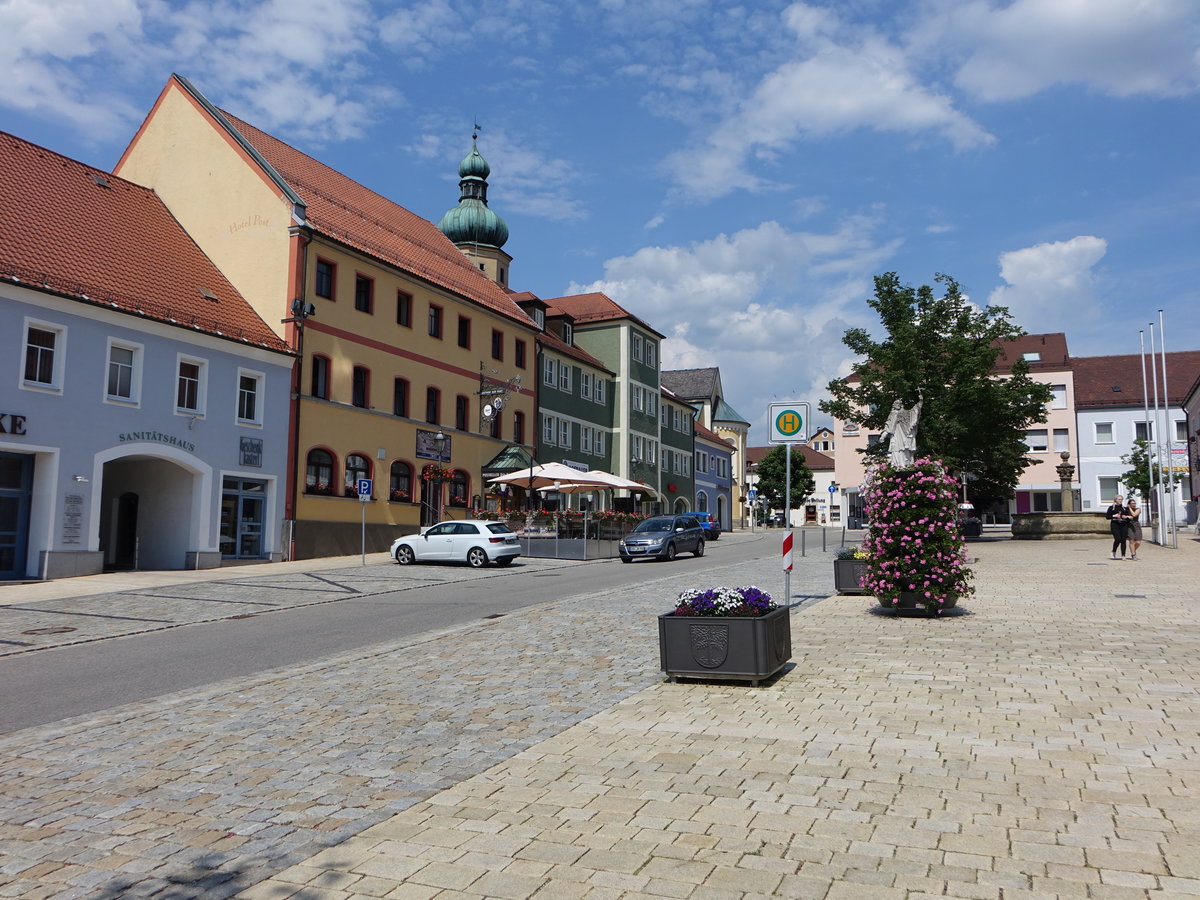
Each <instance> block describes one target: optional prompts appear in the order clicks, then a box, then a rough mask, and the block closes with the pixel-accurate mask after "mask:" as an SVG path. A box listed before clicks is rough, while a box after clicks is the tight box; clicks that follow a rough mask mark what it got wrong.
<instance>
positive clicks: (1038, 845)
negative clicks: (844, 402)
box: [0, 540, 1200, 900]
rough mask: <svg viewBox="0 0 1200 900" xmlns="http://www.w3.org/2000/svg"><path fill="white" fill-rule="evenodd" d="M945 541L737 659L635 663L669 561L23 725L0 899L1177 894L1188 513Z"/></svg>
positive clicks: (1195, 716)
mask: <svg viewBox="0 0 1200 900" xmlns="http://www.w3.org/2000/svg"><path fill="white" fill-rule="evenodd" d="M971 549H972V552H973V553H974V554H976V555H978V556H979V563H978V566H977V570H978V595H977V596H976V597H975V598H972V599H970V600H968V601H966V602H964V603H963V604H962V608H961V609H960V610H958V611H956V612H957V614H955V615H953V616H947V617H945V618H943V619H941V620H934V621H930V620H926V619H894V618H892V617H891V616H890V615H889V614H880V613H877V612H872V611H871V610H870V607H869V603H868V602H867V601H866V600H864V598H858V597H831V598H829V599H825V600H821V601H820V602H816V603H815V604H812V605H807V606H806V608H804V609H803V610H799V611H797V612H795V613H794V614H793V643H794V651H795V657H794V658H795V665H794V667H792V668H791V669H790V670H789V671H787V672H786V673H785V674H783V675H782V676H780V677H779V678H777V679H775V680H774V681H773V682H771V683H769V684H768V685H767V686H765V687H762V688H757V689H756V688H751V687H747V686H743V685H736V686H731V685H725V684H716V683H712V684H708V683H694V682H693V683H686V684H667V683H663V682H662V681H661V675H660V673H659V672H658V671H657V663H658V661H657V646H656V641H655V638H654V623H653V616H654V615H655V614H657V613H659V612H662V611H663V609H664V607H665V606H666V605H667V604H668V603H669V598H671V597H672V596H674V592H675V591H677V590H679V589H681V588H682V587H685V586H690V584H691V580H692V579H691V578H690V577H689V575H688V573H687V570H686V569H684V568H677V567H671V568H670V570H669V572H668V574H666V575H663V576H660V575H659V574H658V573H659V569H658V568H653V571H652V572H648V573H647V575H648V582H647V583H646V584H645V585H642V586H640V587H639V588H637V589H630V590H624V591H617V592H606V591H604V590H603V589H602V588H601V587H598V588H597V592H596V594H595V595H594V596H592V597H590V598H586V599H581V598H573V599H572V600H571V601H562V602H557V603H553V604H546V605H543V606H540V607H534V608H529V609H524V610H521V611H518V612H516V613H512V614H509V615H508V616H506V617H504V618H502V619H497V620H493V621H492V622H490V623H489V624H486V625H471V626H468V627H464V628H459V629H455V630H453V631H450V632H447V633H444V634H440V635H425V636H422V638H421V639H420V640H417V641H413V642H410V643H409V644H407V645H405V646H397V645H394V644H391V645H387V646H379V647H375V648H371V649H369V650H362V651H356V652H354V653H350V654H345V655H342V656H340V657H336V658H331V659H325V660H322V661H320V662H319V663H316V664H313V665H309V666H302V667H290V668H288V669H283V670H279V671H277V672H272V673H266V674H263V675H259V676H255V677H252V678H247V679H239V680H236V681H230V682H228V683H226V684H223V685H213V686H210V687H207V688H205V689H203V690H195V691H188V692H181V693H179V694H175V695H171V696H169V697H165V698H159V699H156V700H154V701H147V702H144V703H138V704H131V705H129V706H127V707H123V708H121V709H120V710H115V711H111V712H109V713H107V714H103V715H94V716H86V717H80V718H78V719H75V720H68V721H65V722H60V723H57V724H56V725H54V726H47V727H42V728H36V729H29V730H27V731H25V732H21V733H18V734H16V735H13V736H11V737H10V738H8V739H6V740H3V741H0V779H2V780H3V781H2V783H3V784H4V788H3V796H2V797H0V853H2V854H3V859H2V860H0V896H20V897H72V896H80V897H84V896H86V897H117V896H121V897H126V896H131V897H136V896H158V897H170V898H183V897H201V896H203V897H223V896H230V895H233V894H240V896H242V897H243V898H245V900H259V898H284V897H293V898H296V900H311V898H318V900H345V898H351V897H384V896H387V897H394V898H400V897H426V898H430V897H438V898H451V897H463V898H468V897H528V896H537V897H546V898H551V897H587V898H589V900H604V898H617V897H629V898H635V897H647V896H654V897H686V898H697V900H709V898H711V900H718V898H734V897H737V898H742V897H769V896H788V897H815V898H825V900H842V898H851V897H862V898H882V900H891V898H907V900H915V898H919V897H926V896H950V897H963V898H967V897H970V898H998V900H1012V898H1029V900H1033V898H1051V897H1062V898H1073V897H1096V898H1116V900H1123V898H1134V897H1137V898H1146V897H1154V898H1155V900H1159V898H1172V897H1184V896H1189V897H1195V896H1197V895H1200V695H1198V688H1200V672H1198V671H1197V658H1198V657H1197V651H1198V650H1200V624H1197V622H1196V621H1195V614H1196V612H1197V611H1198V604H1200V600H1198V599H1197V592H1196V589H1195V584H1196V583H1197V580H1198V578H1200V544H1196V543H1195V542H1193V541H1190V540H1189V541H1185V542H1184V546H1183V547H1182V548H1181V549H1180V550H1177V551H1168V550H1162V549H1160V548H1157V547H1145V548H1144V550H1143V557H1144V559H1143V560H1142V561H1139V562H1136V563H1134V562H1110V561H1108V560H1107V546H1106V545H1105V542H1103V541H1081V542H1047V543H1018V542H998V543H981V544H972V545H971ZM828 560H829V558H828V557H827V556H825V557H822V556H819V555H816V554H814V555H812V556H810V557H809V558H808V559H806V560H797V573H796V576H795V577H794V579H793V588H794V590H793V593H794V594H797V593H806V594H812V595H818V594H824V593H827V592H828V590H829V589H830V585H831V583H832V577H831V573H830V572H829V571H828V570H829V569H830V568H831V566H830V565H829V561H828ZM606 565H616V563H611V564H606ZM776 565H777V563H775V561H774V560H772V561H771V563H764V562H759V563H757V564H753V565H751V564H745V565H741V566H738V565H731V566H727V567H724V568H723V569H722V570H721V571H720V573H719V575H717V576H710V577H720V578H721V579H722V581H724V583H730V584H736V583H745V582H748V581H755V582H758V583H760V584H762V585H763V586H764V587H767V588H768V589H770V588H771V583H772V582H774V581H775V580H777V579H778V573H777V571H776V569H775V566H776ZM647 568H651V567H647ZM664 568H665V567H664ZM596 571H597V574H598V576H600V577H599V578H598V581H599V582H602V572H603V565H601V566H598V567H597V568H596Z"/></svg>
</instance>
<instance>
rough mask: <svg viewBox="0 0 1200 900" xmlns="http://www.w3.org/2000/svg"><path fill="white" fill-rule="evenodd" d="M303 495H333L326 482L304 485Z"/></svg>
mask: <svg viewBox="0 0 1200 900" xmlns="http://www.w3.org/2000/svg"><path fill="white" fill-rule="evenodd" d="M304 493H306V494H321V495H324V496H328V495H329V494H332V493H333V488H331V487H330V486H329V482H328V481H314V482H313V483H312V484H308V485H305V487H304Z"/></svg>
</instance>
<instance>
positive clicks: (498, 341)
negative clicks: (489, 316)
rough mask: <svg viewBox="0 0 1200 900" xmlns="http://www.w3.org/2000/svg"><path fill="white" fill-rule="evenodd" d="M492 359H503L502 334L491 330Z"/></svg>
mask: <svg viewBox="0 0 1200 900" xmlns="http://www.w3.org/2000/svg"><path fill="white" fill-rule="evenodd" d="M492 359H499V360H503V359H504V332H503V331H498V330H497V329H495V328H493V329H492Z"/></svg>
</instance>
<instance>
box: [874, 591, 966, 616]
mask: <svg viewBox="0 0 1200 900" xmlns="http://www.w3.org/2000/svg"><path fill="white" fill-rule="evenodd" d="M880 605H882V604H880ZM957 605H958V598H957V597H953V598H951V600H950V602H949V603H944V604H939V603H938V602H937V601H936V600H929V601H926V599H925V596H924V594H915V593H914V594H910V593H902V594H900V602H899V603H898V604H896V605H895V606H885V607H884V609H890V610H892V611H893V612H894V613H895V614H896V615H898V616H914V615H915V616H929V617H936V616H937V614H938V610H939V609H941V610H947V609H954V607H955V606H957Z"/></svg>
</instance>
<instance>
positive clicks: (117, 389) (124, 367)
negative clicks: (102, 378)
mask: <svg viewBox="0 0 1200 900" xmlns="http://www.w3.org/2000/svg"><path fill="white" fill-rule="evenodd" d="M141 350H142V348H141V347H140V346H138V345H137V344H119V343H116V342H114V341H111V340H110V341H109V342H108V377H107V380H106V383H105V388H104V393H105V398H106V399H108V400H119V401H125V402H130V403H136V402H137V400H138V387H139V382H140V381H141V378H140V374H141V373H140V372H139V371H138V370H139V368H140V366H139V363H140V362H141V355H142V353H141Z"/></svg>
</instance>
